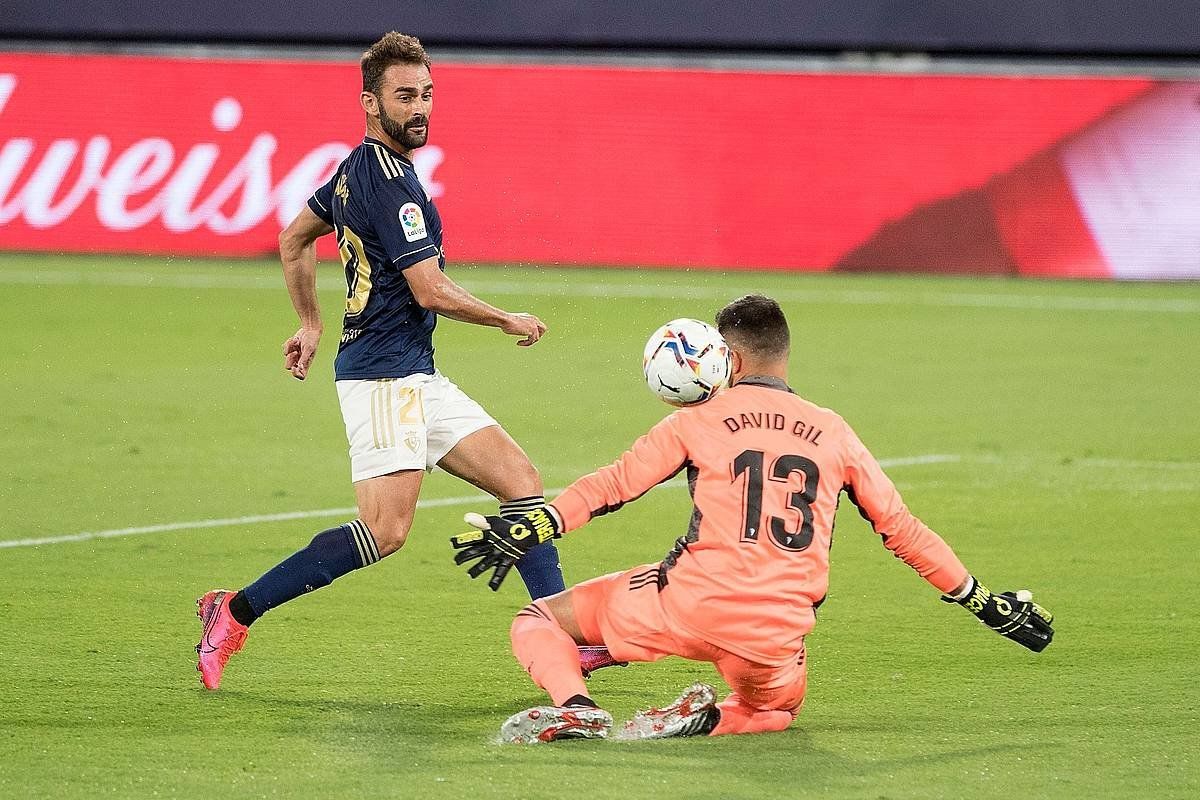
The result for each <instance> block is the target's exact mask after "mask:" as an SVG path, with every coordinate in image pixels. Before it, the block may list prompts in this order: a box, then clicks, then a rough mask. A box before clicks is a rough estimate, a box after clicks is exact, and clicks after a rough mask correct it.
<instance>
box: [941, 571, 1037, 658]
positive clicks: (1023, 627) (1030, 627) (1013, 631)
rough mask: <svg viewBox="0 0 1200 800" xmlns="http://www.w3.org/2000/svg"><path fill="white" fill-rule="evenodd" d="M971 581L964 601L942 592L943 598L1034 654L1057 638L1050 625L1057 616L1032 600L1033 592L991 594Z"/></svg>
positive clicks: (971, 577)
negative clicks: (961, 607)
mask: <svg viewBox="0 0 1200 800" xmlns="http://www.w3.org/2000/svg"><path fill="white" fill-rule="evenodd" d="M970 580H971V586H970V589H969V590H968V591H967V594H966V596H965V597H963V598H962V599H961V600H955V599H954V598H953V597H950V596H949V595H942V599H943V600H945V601H946V602H947V603H958V604H959V605H961V606H963V607H964V608H966V609H967V611H970V612H971V613H972V614H974V615H975V616H976V617H978V618H979V621H980V622H982V623H983V624H984V625H986V626H987V627H989V628H991V629H992V630H994V631H995V632H996V633H998V634H1000V635H1001V636H1003V637H1005V638H1006V639H1012V640H1013V641H1014V642H1016V643H1017V644H1019V645H1022V646H1024V647H1028V648H1029V649H1030V650H1032V651H1033V652H1035V653H1040V652H1042V651H1043V650H1045V649H1046V646H1047V645H1049V644H1050V640H1051V639H1053V638H1054V629H1053V628H1051V627H1050V623H1051V622H1053V621H1054V615H1053V614H1051V613H1050V612H1049V611H1047V610H1046V609H1044V608H1042V607H1041V606H1039V605H1038V604H1037V603H1035V602H1033V595H1032V594H1031V593H1030V592H1028V591H1026V590H1024V589H1022V590H1020V591H1018V592H1001V593H1000V594H992V593H991V592H990V591H989V590H988V588H987V587H986V586H984V585H983V584H982V583H980V582H979V581H977V580H975V577H974V576H973V575H972V576H970Z"/></svg>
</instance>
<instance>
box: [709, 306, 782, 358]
mask: <svg viewBox="0 0 1200 800" xmlns="http://www.w3.org/2000/svg"><path fill="white" fill-rule="evenodd" d="M717 330H718V331H720V333H721V335H722V336H724V337H725V341H726V342H728V343H729V346H730V347H735V348H737V349H738V350H742V351H744V352H745V353H746V354H747V355H749V356H752V357H754V358H761V359H767V360H775V359H780V358H785V357H786V356H787V354H788V351H789V350H790V349H791V343H792V334H791V331H790V330H789V329H788V324H787V318H786V317H784V316H783V309H782V308H780V307H779V303H777V302H775V301H774V300H772V299H771V298H769V297H766V296H765V295H761V294H748V295H746V296H745V297H739V298H738V299H737V300H734V301H733V302H732V303H730V304H729V305H727V306H725V307H724V308H722V309H721V310H720V311H718V312H717Z"/></svg>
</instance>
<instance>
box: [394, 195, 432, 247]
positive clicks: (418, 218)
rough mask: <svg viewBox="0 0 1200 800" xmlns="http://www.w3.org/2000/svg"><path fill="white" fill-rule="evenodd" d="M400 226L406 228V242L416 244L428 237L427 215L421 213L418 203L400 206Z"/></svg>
mask: <svg viewBox="0 0 1200 800" xmlns="http://www.w3.org/2000/svg"><path fill="white" fill-rule="evenodd" d="M400 225H401V227H403V228H404V239H405V241H408V242H415V241H416V240H417V239H424V238H425V237H426V236H427V235H428V234H427V233H426V232H425V215H424V214H422V213H421V207H420V206H419V205H417V204H416V203H405V204H404V205H402V206H400Z"/></svg>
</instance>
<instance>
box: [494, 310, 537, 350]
mask: <svg viewBox="0 0 1200 800" xmlns="http://www.w3.org/2000/svg"><path fill="white" fill-rule="evenodd" d="M500 330H502V331H504V332H505V333H507V334H508V335H509V336H521V337H524V338H522V339H521V340H520V341H518V342H517V344H518V345H519V346H521V347H529V346H530V345H531V344H533V343H534V342H536V341H537V340H538V339H540V338H542V334H544V333H545V332H546V323H544V322H542V321H541V320H540V319H538V318H537V317H535V316H534V315H533V314H525V313H518V314H509V315H508V320H507V321H505V323H504V324H503V325H501V326H500Z"/></svg>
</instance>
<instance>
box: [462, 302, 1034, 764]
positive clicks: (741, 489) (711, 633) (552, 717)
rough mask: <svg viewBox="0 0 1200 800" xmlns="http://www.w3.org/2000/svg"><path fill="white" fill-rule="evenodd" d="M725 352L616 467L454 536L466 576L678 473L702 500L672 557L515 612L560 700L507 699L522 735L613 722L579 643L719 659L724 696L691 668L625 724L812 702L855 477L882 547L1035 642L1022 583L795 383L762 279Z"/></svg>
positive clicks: (784, 722) (725, 322)
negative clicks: (932, 515)
mask: <svg viewBox="0 0 1200 800" xmlns="http://www.w3.org/2000/svg"><path fill="white" fill-rule="evenodd" d="M716 321H717V329H718V330H719V331H720V332H721V334H722V336H724V337H725V340H726V342H727V344H728V345H729V348H730V350H731V352H732V362H733V373H732V376H731V378H730V384H731V386H730V388H729V389H727V390H725V391H723V392H721V393H720V394H718V395H717V396H716V397H715V398H713V399H712V400H710V401H708V402H706V403H703V404H700V405H696V406H691V407H687V408H683V409H680V410H679V411H677V412H675V413H673V414H671V415H670V416H668V417H667V418H665V419H664V420H662V421H661V422H659V423H658V424H657V425H655V426H654V427H653V428H652V429H651V430H650V431H649V432H648V433H647V434H646V435H644V436H642V437H641V438H639V439H638V440H637V441H636V442H634V444H633V446H632V447H631V448H630V449H629V450H628V451H627V452H626V453H625V454H624V455H622V456H621V458H619V459H618V460H617V461H616V462H615V463H613V464H612V465H610V466H607V467H604V468H602V469H600V470H598V471H596V472H594V473H592V474H590V475H587V476H585V477H583V478H580V479H579V480H577V481H575V482H574V483H573V484H571V486H569V487H568V488H567V489H566V490H565V491H564V492H563V493H562V494H560V495H559V496H558V497H557V498H556V499H555V500H554V502H553V503H552V504H551V505H549V506H546V507H543V508H540V509H537V510H535V511H532V512H529V513H527V514H523V515H520V516H514V517H498V516H488V517H483V516H481V515H478V514H468V515H467V521H468V522H470V523H471V524H472V525H474V526H475V527H476V528H478V529H479V530H477V531H473V532H471V533H467V534H462V535H460V536H455V537H453V538H452V540H451V541H452V543H453V544H454V546H455V547H456V548H458V549H459V552H458V553H457V554H456V557H455V561H456V562H457V563H459V564H466V563H468V562H475V563H474V564H472V565H471V567H470V569H469V573H470V575H471V577H477V576H478V575H481V574H483V573H485V572H487V571H489V570H491V571H492V577H491V580H490V585H491V587H492V589H496V588H498V587H499V585H500V582H501V581H503V580H504V577H505V575H506V574H507V572H508V570H509V569H510V568H511V567H512V566H513V565H514V564H515V563H516V562H517V561H519V560H520V559H521V557H522V556H523V555H524V553H526V552H528V551H529V550H530V549H531V548H532V547H534V546H536V545H537V544H539V543H542V542H546V541H549V540H550V539H553V538H556V537H558V536H561V535H562V534H564V533H566V532H567V531H571V530H574V529H575V528H578V527H580V526H582V525H584V524H585V523H586V522H588V520H590V519H591V518H592V517H595V516H598V515H601V514H606V513H609V512H611V511H615V510H617V509H618V508H620V507H621V506H622V505H623V504H625V503H627V502H629V501H631V500H635V499H637V498H638V497H641V496H642V495H643V494H645V493H646V492H647V491H649V490H650V489H651V488H653V487H654V486H655V485H657V484H659V483H661V482H662V481H664V480H666V479H668V478H670V477H671V476H673V475H675V474H676V473H678V472H680V471H686V475H687V480H688V487H689V490H690V491H691V495H692V500H693V503H694V509H693V511H692V517H691V521H690V523H689V525H688V530H687V533H686V534H685V535H684V536H681V537H680V538H679V539H678V541H677V542H676V543H675V547H674V548H673V549H672V550H671V552H670V553H668V554H667V555H666V557H665V558H663V560H662V561H660V562H658V563H655V564H644V565H642V566H639V567H635V568H633V569H631V570H628V571H626V572H621V573H613V574H611V575H605V576H602V577H599V578H595V579H593V580H590V581H585V582H584V583H581V584H578V585H576V586H574V587H572V588H570V589H568V590H566V591H565V592H562V593H561V594H557V595H554V596H552V597H547V598H542V599H540V600H536V601H534V602H533V603H531V604H530V605H528V606H526V607H525V608H524V609H522V610H521V612H520V613H518V614H517V617H516V619H515V620H514V622H513V625H512V645H513V652H514V654H515V655H516V657H517V660H518V661H520V662H521V664H522V666H524V667H525V669H526V670H527V671H528V672H529V675H530V677H532V678H533V680H534V681H535V682H536V683H537V684H538V685H539V686H541V687H542V688H543V689H545V690H546V691H547V692H548V693H549V694H550V698H551V700H552V702H553V705H550V706H541V707H538V708H532V709H529V710H527V711H523V712H521V713H519V714H515V715H513V716H512V717H511V718H510V719H509V720H508V721H507V722H506V723H505V724H504V727H503V728H502V738H503V739H505V740H506V741H513V742H535V741H551V740H554V739H565V738H595V737H605V736H607V735H608V732H609V730H610V728H611V726H612V717H611V716H610V715H609V714H608V712H606V711H604V710H602V709H600V708H599V707H597V705H596V704H595V703H594V702H593V701H592V699H591V698H590V697H589V696H588V694H587V688H586V686H585V685H584V682H583V676H582V672H581V669H580V663H579V650H578V648H577V645H579V646H587V645H603V646H606V647H607V648H608V649H609V652H610V653H611V654H612V657H613V658H614V659H617V660H618V661H657V660H658V659H660V658H664V657H666V656H671V655H674V656H682V657H684V658H689V659H693V660H697V661H708V662H711V663H712V664H713V665H714V666H715V667H716V669H717V671H718V672H719V673H720V675H721V677H722V678H724V680H725V681H726V682H727V683H728V684H729V687H730V689H731V690H732V691H731V694H730V695H729V696H728V697H726V698H725V699H724V700H722V701H721V702H720V703H717V702H716V698H715V695H714V692H713V689H712V688H711V687H709V686H707V685H705V684H702V683H697V684H694V685H693V686H691V687H689V688H688V689H687V690H685V691H684V692H683V693H682V694H681V695H680V696H679V698H678V699H677V700H676V701H675V702H674V703H673V704H671V705H669V706H667V707H665V708H661V709H660V708H655V709H650V710H648V711H642V712H638V714H636V715H635V716H634V718H633V719H632V720H630V721H629V722H628V723H626V725H625V727H624V729H623V731H622V735H624V736H626V737H629V738H663V737H668V736H692V735H706V734H707V735H720V734H726V733H752V732H764V731H778V730H783V729H784V728H786V727H787V726H788V725H790V724H791V722H792V720H794V719H795V717H796V715H797V714H798V713H799V711H800V706H801V704H802V703H803V702H804V694H805V688H806V683H807V663H806V659H805V651H804V637H805V635H806V634H808V632H809V631H811V630H812V628H813V625H814V622H815V617H814V611H815V609H816V607H817V606H819V605H820V604H821V602H822V601H823V600H824V599H825V594H826V591H827V589H828V585H829V546H830V539H831V536H832V533H833V521H834V514H835V512H836V510H837V505H838V500H839V497H840V495H841V494H842V492H845V493H846V495H847V497H849V499H850V501H851V502H852V503H854V505H855V506H857V507H858V510H859V512H860V513H861V514H862V515H863V517H865V518H866V519H867V520H868V521H869V522H870V523H871V525H872V527H873V528H874V529H875V531H876V533H878V534H879V535H880V537H882V541H883V545H884V547H886V548H888V549H889V550H891V551H892V552H893V553H894V554H895V556H896V557H897V558H900V559H903V560H904V562H905V563H907V564H908V565H909V566H911V567H912V568H913V569H914V570H916V572H917V574H919V575H920V576H921V577H923V578H924V579H925V580H927V581H928V582H929V583H930V584H932V585H933V586H934V587H935V588H937V589H939V590H940V591H941V592H942V593H943V599H945V600H947V601H950V602H957V603H959V604H961V605H963V606H964V607H965V608H966V609H967V610H968V611H970V612H971V613H972V614H974V615H975V616H976V617H978V618H979V620H980V621H981V622H982V623H983V624H984V625H986V626H987V627H989V628H991V629H992V630H994V631H996V632H997V633H999V634H1000V635H1002V636H1005V637H1007V638H1009V639H1012V640H1013V641H1015V642H1017V643H1018V644H1021V645H1024V646H1025V647H1028V648H1029V649H1031V650H1034V651H1036V652H1040V651H1041V650H1043V649H1044V648H1045V647H1046V646H1047V645H1048V644H1049V643H1050V640H1051V638H1052V637H1053V635H1054V631H1053V629H1052V628H1051V627H1050V623H1051V621H1052V619H1053V618H1052V616H1051V614H1050V613H1049V612H1048V611H1046V609H1044V608H1042V607H1041V606H1038V605H1037V604H1035V603H1033V602H1032V597H1031V595H1030V594H1029V593H1028V592H1024V591H1022V592H1002V593H998V594H994V593H992V592H991V591H989V590H988V589H987V588H986V587H985V586H984V585H983V584H981V583H980V582H979V581H978V580H976V579H975V578H974V577H973V576H972V575H971V574H970V573H969V572H968V571H967V568H966V567H964V566H963V564H962V562H960V561H959V559H958V557H957V556H956V555H955V554H954V552H953V551H952V550H951V549H950V547H949V546H948V545H947V544H946V543H945V542H944V541H943V540H942V539H941V537H939V536H938V535H937V534H936V533H934V532H933V531H932V530H930V529H929V528H928V527H926V526H925V525H924V524H923V523H922V522H921V521H920V520H919V519H917V518H916V517H915V516H913V515H912V513H910V512H909V510H908V508H907V507H906V506H905V505H904V502H903V500H902V499H901V498H900V495H899V493H898V492H897V491H896V488H895V486H894V485H893V484H892V482H891V480H889V479H888V477H887V476H886V475H885V474H884V472H883V470H882V469H881V468H880V466H879V463H878V462H877V461H876V460H875V458H874V457H873V456H872V455H871V453H870V452H869V451H868V450H867V448H866V447H865V446H864V445H863V443H862V442H861V441H859V438H858V436H857V435H855V433H854V431H853V430H852V429H851V428H850V426H849V425H848V424H847V423H846V422H845V420H843V419H842V418H841V417H840V416H839V415H838V414H837V413H835V412H833V411H831V410H829V409H826V408H821V407H819V406H816V405H814V404H812V403H810V402H808V401H807V400H804V399H803V398H801V397H800V396H798V395H796V394H795V393H793V392H792V390H791V389H790V388H789V387H788V384H787V362H788V354H789V349H790V334H789V330H788V325H787V320H786V319H785V318H784V315H783V311H782V310H781V309H780V308H779V305H778V304H777V303H776V302H775V301H774V300H771V299H770V298H767V297H763V296H761V295H749V296H747V297H742V298H740V299H738V300H735V301H733V302H732V303H730V304H729V305H727V306H726V307H725V308H723V309H722V310H721V311H720V313H718V314H717V320H716Z"/></svg>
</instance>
